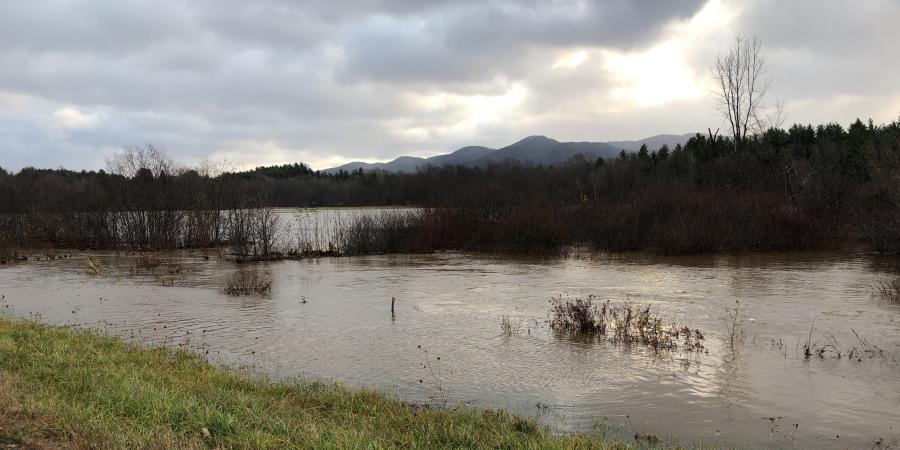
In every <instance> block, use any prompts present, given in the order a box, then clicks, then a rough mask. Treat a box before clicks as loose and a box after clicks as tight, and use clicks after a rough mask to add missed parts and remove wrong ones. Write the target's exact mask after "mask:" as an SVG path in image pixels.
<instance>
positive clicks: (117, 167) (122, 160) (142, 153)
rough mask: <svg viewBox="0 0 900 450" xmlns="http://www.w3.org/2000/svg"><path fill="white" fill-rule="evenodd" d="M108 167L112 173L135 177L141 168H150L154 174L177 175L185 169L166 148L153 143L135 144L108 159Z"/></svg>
mask: <svg viewBox="0 0 900 450" xmlns="http://www.w3.org/2000/svg"><path fill="white" fill-rule="evenodd" d="M106 168H107V170H109V171H110V172H111V173H115V174H119V175H122V176H125V177H127V178H133V177H134V176H135V175H137V173H138V172H139V171H140V170H141V169H148V170H150V171H151V172H152V173H153V175H154V176H159V175H160V174H162V173H165V174H167V175H177V174H179V173H181V172H182V171H183V169H182V168H181V167H178V166H177V165H176V164H175V162H174V161H173V160H172V158H170V157H169V155H167V154H166V151H165V149H163V148H161V147H158V146H155V145H153V144H146V145H133V146H130V147H124V148H123V149H122V150H121V151H119V152H118V153H116V154H114V155H113V156H112V157H110V158H107V159H106Z"/></svg>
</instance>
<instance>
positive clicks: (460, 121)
mask: <svg viewBox="0 0 900 450" xmlns="http://www.w3.org/2000/svg"><path fill="white" fill-rule="evenodd" d="M527 93H528V92H527V89H526V87H525V86H524V85H523V84H522V83H513V84H511V85H509V87H508V88H507V89H506V91H505V92H503V93H502V94H499V95H462V94H457V93H453V92H439V93H436V94H431V95H426V96H415V95H414V96H413V97H412V103H413V104H415V105H417V106H418V108H419V109H421V110H423V111H425V112H436V111H440V112H444V113H446V117H447V118H448V119H450V120H448V121H442V122H440V123H436V124H424V123H421V122H420V121H418V120H415V119H409V118H408V119H407V120H402V121H399V123H402V124H404V125H403V126H402V127H401V128H402V129H401V130H398V131H397V133H398V134H400V135H403V136H405V137H407V138H411V139H413V140H416V141H427V140H428V139H430V138H434V137H436V136H442V135H457V134H468V133H472V132H474V131H475V129H476V128H477V127H478V126H479V125H483V124H490V123H497V122H502V121H504V120H507V119H509V118H510V117H511V116H514V115H516V114H517V111H518V110H519V109H520V106H521V105H522V103H523V102H524V101H525V98H526V96H527Z"/></svg>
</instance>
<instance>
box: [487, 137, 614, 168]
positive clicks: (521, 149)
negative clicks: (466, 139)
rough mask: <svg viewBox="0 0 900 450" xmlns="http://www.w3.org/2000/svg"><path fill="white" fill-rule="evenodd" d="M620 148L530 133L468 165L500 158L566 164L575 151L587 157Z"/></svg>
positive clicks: (605, 155) (610, 153)
mask: <svg viewBox="0 0 900 450" xmlns="http://www.w3.org/2000/svg"><path fill="white" fill-rule="evenodd" d="M619 151H620V149H618V148H616V147H612V146H610V145H608V144H605V143H603V142H559V141H557V140H556V139H550V138H548V137H546V136H529V137H527V138H525V139H522V140H521V141H519V142H516V143H515V144H512V145H509V146H506V147H503V148H501V149H499V150H497V151H495V152H492V153H490V154H488V155H486V156H484V157H482V158H479V159H477V160H474V161H472V163H471V165H479V166H485V165H488V164H490V163H497V162H502V161H517V162H519V163H523V164H535V165H537V164H542V165H545V166H556V165H560V164H565V163H566V162H567V161H568V160H569V159H571V158H572V157H573V156H575V155H577V154H582V155H584V157H585V158H587V159H597V158H612V157H614V156H616V155H617V154H618V153H619Z"/></svg>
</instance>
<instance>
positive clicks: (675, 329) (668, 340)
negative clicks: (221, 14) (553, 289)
mask: <svg viewBox="0 0 900 450" xmlns="http://www.w3.org/2000/svg"><path fill="white" fill-rule="evenodd" d="M596 300H597V298H596V297H595V296H588V297H586V298H576V299H575V300H569V299H563V297H562V296H559V297H556V298H553V299H551V300H550V303H551V308H550V312H551V315H552V317H551V319H550V328H551V329H552V330H554V331H556V332H557V333H560V334H566V335H570V336H588V337H591V338H594V337H596V338H600V337H603V338H606V339H607V340H609V341H610V342H613V343H622V344H629V345H630V344H640V345H646V346H648V347H650V348H652V349H653V350H655V351H663V350H676V349H679V348H680V349H682V350H685V351H701V350H703V349H704V346H703V339H704V336H703V333H701V332H700V330H698V329H693V330H692V329H691V328H690V327H688V326H686V325H682V326H678V325H676V324H675V323H665V322H664V321H663V319H662V318H660V317H658V316H655V315H654V314H653V313H651V311H650V305H636V304H634V303H632V302H631V301H628V300H626V301H623V302H622V303H621V304H612V303H611V302H610V301H609V300H607V301H605V302H601V303H600V304H599V305H597V304H595V303H596Z"/></svg>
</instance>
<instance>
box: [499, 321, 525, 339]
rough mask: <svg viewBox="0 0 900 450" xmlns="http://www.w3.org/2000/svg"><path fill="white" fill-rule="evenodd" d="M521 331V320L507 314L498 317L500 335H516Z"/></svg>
mask: <svg viewBox="0 0 900 450" xmlns="http://www.w3.org/2000/svg"><path fill="white" fill-rule="evenodd" d="M521 332H522V321H521V320H518V319H511V318H510V317H509V316H501V317H500V335H502V336H516V335H518V334H520V333H521Z"/></svg>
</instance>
